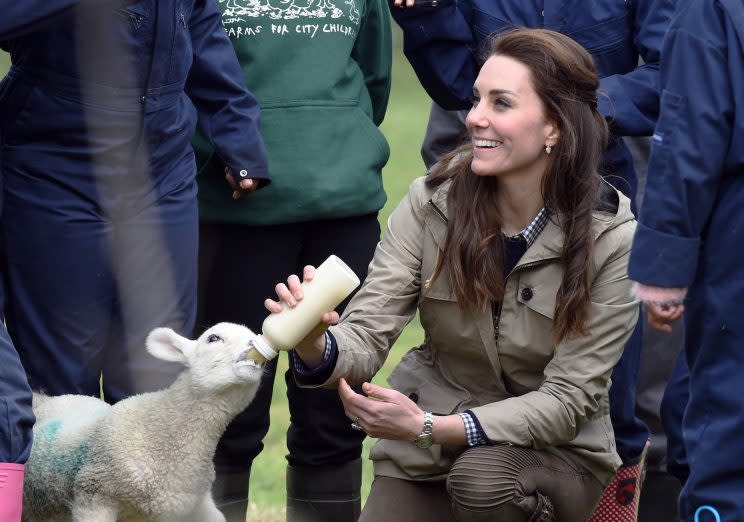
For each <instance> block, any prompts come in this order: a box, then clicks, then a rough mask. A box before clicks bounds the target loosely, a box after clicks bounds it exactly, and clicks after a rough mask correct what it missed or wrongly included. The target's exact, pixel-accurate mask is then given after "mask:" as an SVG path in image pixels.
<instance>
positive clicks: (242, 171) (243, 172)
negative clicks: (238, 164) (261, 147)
mask: <svg viewBox="0 0 744 522" xmlns="http://www.w3.org/2000/svg"><path fill="white" fill-rule="evenodd" d="M246 176H248V171H247V170H245V169H243V170H241V171H240V177H241V178H245V177H246Z"/></svg>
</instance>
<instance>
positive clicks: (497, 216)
mask: <svg viewBox="0 0 744 522" xmlns="http://www.w3.org/2000/svg"><path fill="white" fill-rule="evenodd" d="M598 85H599V81H598V79H597V76H596V74H595V71H594V68H593V64H592V59H591V57H590V56H589V54H587V52H586V51H585V50H584V49H582V48H581V47H580V46H579V45H578V44H576V43H575V42H574V41H572V40H571V39H569V38H568V37H566V36H564V35H561V34H559V33H555V32H552V31H547V30H535V29H524V30H517V31H514V32H511V33H508V34H506V35H503V36H502V37H501V38H499V39H498V40H497V41H495V43H494V45H493V48H492V51H491V53H490V57H489V58H488V60H487V61H486V62H485V64H484V65H483V68H482V69H481V71H480V74H479V75H478V78H477V80H476V82H475V85H474V87H473V99H474V101H473V107H472V109H471V110H470V113H469V115H468V117H467V126H468V130H469V132H470V134H471V138H472V139H471V140H470V143H469V144H468V145H466V146H463V147H461V148H459V149H457V150H456V151H454V152H453V153H452V154H450V155H449V156H448V157H447V158H445V159H444V160H443V161H442V162H441V163H440V164H439V166H438V167H437V168H436V169H435V171H434V172H432V173H431V174H429V175H428V176H427V177H426V178H420V179H418V180H416V181H414V182H413V184H412V185H411V188H410V191H409V193H408V195H407V197H406V198H405V199H404V200H403V201H402V202H401V203H400V205H399V206H398V207H397V209H396V210H395V211H394V213H393V214H392V216H391V218H390V221H389V225H388V231H387V234H386V235H385V238H384V240H383V241H382V242H381V243H380V244H379V246H378V248H377V251H376V253H375V256H374V259H373V261H372V263H371V265H370V272H369V275H368V277H367V279H366V282H365V284H364V286H363V287H362V288H361V290H360V291H359V292H358V293H357V294H356V296H355V297H354V299H353V300H352V302H351V303H350V304H349V306H348V307H347V308H346V312H345V313H344V316H343V317H342V318H341V319H340V322H339V323H338V324H337V325H336V326H332V327H330V328H329V329H328V330H327V332H326V333H325V334H323V335H321V336H318V335H317V333H315V334H314V335H311V336H308V337H307V338H306V339H304V340H303V341H302V342H301V343H300V345H299V346H297V347H296V349H295V350H294V351H293V352H292V354H293V355H292V361H293V370H294V372H295V377H296V379H297V380H298V381H299V382H300V383H301V384H303V385H306V386H316V385H323V386H331V387H332V386H338V388H339V393H340V394H341V397H342V399H343V401H344V404H345V410H346V414H347V415H348V417H349V418H350V419H352V420H353V422H354V426H356V427H358V429H363V430H364V431H366V432H367V433H368V434H369V435H370V436H372V437H377V438H379V439H380V440H379V441H377V443H376V444H375V445H374V447H373V448H372V450H371V455H370V457H371V459H372V460H373V461H374V469H375V480H374V483H373V484H372V490H371V492H370V496H369V498H368V500H367V503H366V505H365V507H364V510H363V513H362V516H361V519H360V520H361V521H379V520H385V521H386V522H397V521H401V522H403V521H405V522H409V521H410V520H434V521H452V520H457V521H508V522H518V521H543V520H545V521H548V520H557V521H559V522H578V521H582V520H586V519H587V518H588V517H589V516H590V514H591V512H592V510H593V508H594V505H595V504H596V503H597V501H598V500H599V498H600V496H601V494H602V490H603V487H604V485H606V484H607V483H608V482H609V481H610V480H611V479H612V477H613V475H614V473H615V470H616V469H617V467H618V466H619V464H620V460H619V458H618V456H617V454H616V453H615V446H614V438H613V433H612V426H611V424H610V417H609V410H608V387H609V377H610V373H611V371H612V368H613V367H614V366H615V363H616V362H617V360H618V359H619V357H620V354H621V352H622V349H623V345H624V344H625V341H626V340H627V339H628V337H629V336H630V334H631V332H632V331H633V328H634V326H635V323H636V320H637V314H638V303H637V301H635V300H634V299H633V298H632V297H631V296H630V283H629V281H628V278H627V261H628V252H629V250H630V244H631V238H632V235H633V231H634V228H635V221H634V218H633V215H632V213H631V211H630V203H629V201H628V199H626V198H625V197H624V196H622V195H621V194H619V193H618V192H617V191H615V190H614V189H612V188H611V187H610V186H609V185H607V184H606V183H605V182H603V181H602V180H601V178H600V177H599V175H598V173H597V168H598V163H599V158H600V155H601V153H602V151H603V150H604V146H605V142H606V140H607V134H608V130H607V125H606V123H605V120H604V118H603V117H602V115H601V114H599V113H598V112H597V110H596V106H597V101H596V95H597V93H596V90H597V87H598ZM313 274H314V271H313V268H312V267H306V268H305V271H304V279H305V280H309V279H312V277H313ZM277 294H278V298H279V301H278V302H277V301H273V300H267V308H268V309H269V310H271V311H272V312H280V311H281V303H287V304H288V305H290V306H292V305H294V304H295V303H296V302H297V301H298V300H300V299H301V298H302V288H301V286H300V280H299V278H298V277H297V276H291V277H290V278H289V279H288V282H287V284H286V285H284V284H280V285H278V286H277ZM417 310H418V311H419V313H420V318H421V324H422V325H423V328H424V331H425V333H426V335H425V340H424V342H423V344H422V345H421V346H419V347H417V348H414V349H412V350H410V351H409V352H408V353H407V354H406V355H405V356H404V357H403V358H402V360H401V361H400V363H399V364H398V365H397V366H396V368H395V370H394V371H393V372H392V374H391V375H390V378H389V381H388V382H389V383H390V386H391V387H392V389H388V388H383V387H380V386H376V385H373V384H370V383H368V382H366V381H368V380H369V379H371V378H372V377H373V376H374V375H375V373H376V372H377V371H378V370H379V369H380V367H381V366H382V364H383V363H384V361H385V358H386V356H387V354H388V352H389V349H390V347H391V346H392V345H393V343H394V342H395V340H396V339H397V338H398V335H399V334H400V333H401V331H402V330H403V328H404V327H405V325H406V324H407V323H408V322H409V321H410V320H411V319H412V318H413V317H414V315H415V313H416V311H417ZM338 319H339V318H338V316H337V315H336V314H335V312H329V313H327V314H325V315H324V317H323V321H324V323H326V325H329V324H333V323H335V322H337V321H338ZM358 384H362V391H363V393H356V392H355V391H354V390H353V389H352V388H351V387H350V386H349V385H358Z"/></svg>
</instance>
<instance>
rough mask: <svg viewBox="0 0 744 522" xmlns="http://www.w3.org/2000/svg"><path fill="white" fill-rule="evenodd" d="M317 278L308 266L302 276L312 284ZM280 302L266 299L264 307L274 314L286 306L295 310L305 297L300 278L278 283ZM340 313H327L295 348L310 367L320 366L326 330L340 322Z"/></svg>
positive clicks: (294, 277) (294, 276) (276, 288)
mask: <svg viewBox="0 0 744 522" xmlns="http://www.w3.org/2000/svg"><path fill="white" fill-rule="evenodd" d="M314 276H315V267H314V266H311V265H307V266H306V267H305V268H304V270H303V274H302V278H303V281H306V282H310V281H312V280H313V277H314ZM275 290H276V295H277V298H278V300H276V301H275V300H273V299H266V301H264V306H265V307H266V309H267V310H268V311H269V312H271V313H273V314H278V313H281V312H282V311H283V310H284V306H287V307H288V308H294V307H295V306H297V304H298V303H299V302H300V301H302V298H303V297H304V294H303V291H302V282H301V281H300V278H299V277H297V276H296V275H294V274H292V275H291V276H289V277H288V278H287V284H284V283H278V284H277V285H276V287H275ZM338 319H339V316H338V313H337V312H336V311H334V310H331V311H329V312H325V313H324V314H323V316H322V317H321V318H320V323H318V326H316V327H315V328H314V329H313V330H312V331H311V332H310V333H309V334H307V336H305V338H304V339H302V341H300V342H299V344H298V345H297V346H296V347H295V352H296V353H297V355H299V356H300V358H301V359H302V360H303V362H304V363H305V364H307V365H308V366H310V367H315V366H318V365H319V364H320V363H321V362H322V359H323V353H324V352H325V335H324V332H325V331H326V329H327V328H328V327H329V326H331V325H334V324H336V323H337V322H338Z"/></svg>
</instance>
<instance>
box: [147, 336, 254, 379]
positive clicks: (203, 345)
mask: <svg viewBox="0 0 744 522" xmlns="http://www.w3.org/2000/svg"><path fill="white" fill-rule="evenodd" d="M255 339H256V334H254V333H253V332H252V331H250V330H249V329H248V328H246V327H245V326H241V325H239V324H233V323H219V324H216V325H214V326H212V327H211V328H209V329H208V330H206V331H205V332H204V333H203V334H201V335H200V336H199V338H198V339H196V340H192V339H187V338H186V337H182V336H180V335H178V334H177V333H176V332H174V331H173V330H171V329H170V328H156V329H155V330H153V331H152V332H150V335H148V336H147V343H146V344H147V350H148V351H149V352H150V353H151V354H152V355H154V356H155V357H157V358H159V359H163V360H166V361H175V362H181V363H183V364H185V365H186V366H188V367H189V369H190V372H191V380H192V382H193V383H194V384H195V385H196V386H197V387H198V388H199V389H201V390H203V391H219V390H221V389H223V388H227V387H229V386H233V385H253V384H258V382H259V381H260V380H261V375H262V374H263V364H262V362H259V360H257V359H255V358H254V357H252V354H250V353H249V352H251V351H252V350H253V353H256V352H255V349H254V348H253V346H254V340H255Z"/></svg>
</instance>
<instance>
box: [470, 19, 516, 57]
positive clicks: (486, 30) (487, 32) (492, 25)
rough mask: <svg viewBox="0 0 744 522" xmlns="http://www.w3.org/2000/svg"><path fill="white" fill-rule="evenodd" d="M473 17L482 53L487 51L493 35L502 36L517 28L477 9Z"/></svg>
mask: <svg viewBox="0 0 744 522" xmlns="http://www.w3.org/2000/svg"><path fill="white" fill-rule="evenodd" d="M473 15H474V18H475V20H474V24H473V26H474V29H475V35H476V37H477V39H478V42H480V47H481V48H480V49H479V50H480V51H481V52H485V51H486V50H487V49H486V48H485V47H484V46H486V45H488V42H487V40H488V39H489V38H490V37H491V35H496V34H500V33H503V32H505V31H509V30H510V29H515V28H516V27H517V26H516V25H514V24H512V23H510V22H507V21H506V20H502V19H501V18H498V17H496V16H494V15H492V14H489V13H487V12H485V11H483V10H481V9H478V8H477V7H476V8H474V9H473ZM481 58H485V56H481Z"/></svg>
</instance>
